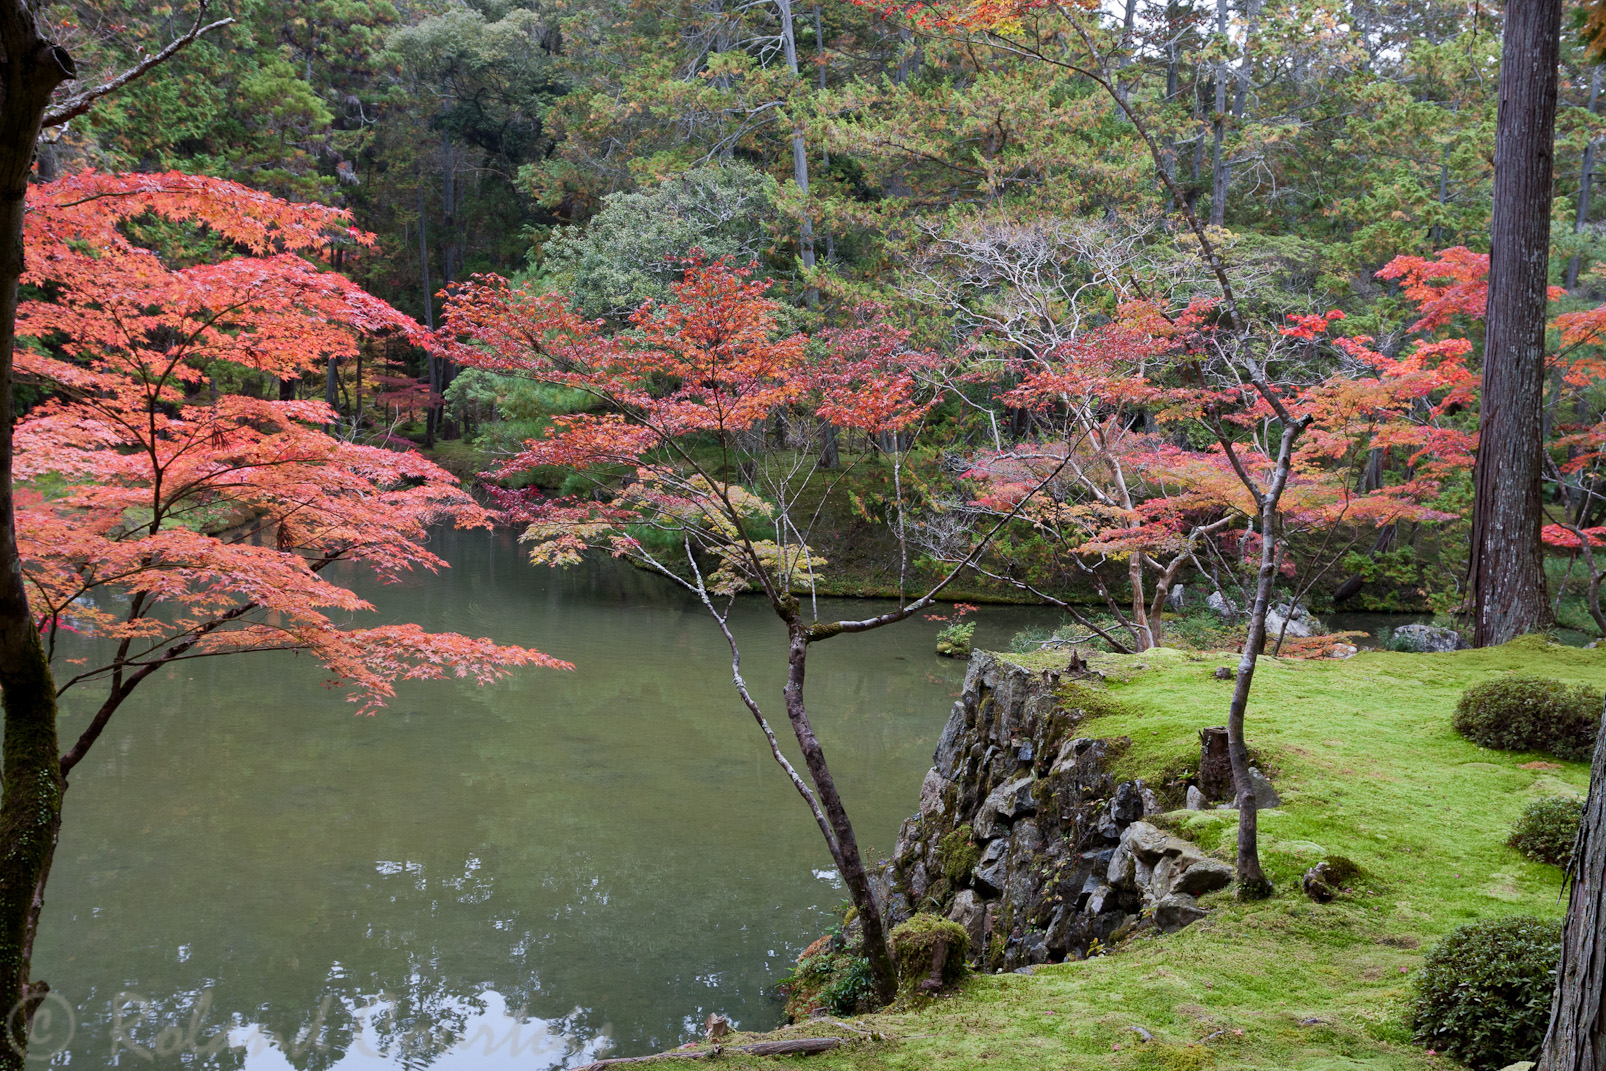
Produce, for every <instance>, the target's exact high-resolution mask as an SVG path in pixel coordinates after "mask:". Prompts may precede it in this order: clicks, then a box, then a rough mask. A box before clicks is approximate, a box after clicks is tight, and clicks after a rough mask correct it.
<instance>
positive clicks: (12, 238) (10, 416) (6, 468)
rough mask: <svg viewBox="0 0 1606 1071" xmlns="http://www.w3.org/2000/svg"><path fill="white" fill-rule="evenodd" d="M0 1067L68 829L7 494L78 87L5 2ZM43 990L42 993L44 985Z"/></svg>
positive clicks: (23, 1046)
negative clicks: (25, 336) (42, 131)
mask: <svg viewBox="0 0 1606 1071" xmlns="http://www.w3.org/2000/svg"><path fill="white" fill-rule="evenodd" d="M0 55H3V56H4V58H5V62H3V63H0V707H3V709H4V717H5V734H4V735H5V738H4V744H3V747H0V763H3V768H0V778H3V786H0V1013H3V1014H5V1016H6V1019H5V1037H4V1038H3V1039H0V1068H6V1069H8V1071H9V1069H14V1068H21V1067H22V1066H23V1059H24V1055H25V1053H26V1050H27V1037H28V1026H29V1019H30V1018H31V1014H32V1012H31V1007H30V1006H29V1004H28V1002H27V998H28V997H29V996H30V994H31V992H33V987H32V986H31V984H30V979H29V967H30V962H29V961H30V959H31V952H32V940H31V938H30V934H31V932H32V922H33V920H35V919H37V917H38V907H40V906H42V904H43V900H42V897H43V888H44V879H45V876H46V875H47V874H48V873H49V870H50V860H51V857H52V855H53V854H54V851H55V845H56V836H57V834H58V832H59V830H60V828H61V793H62V789H63V787H64V785H63V781H62V776H61V762H60V750H59V748H58V747H57V742H56V685H55V681H54V679H53V678H52V676H51V672H50V662H49V660H48V659H47V657H46V655H45V649H44V644H43V643H42V642H41V641H40V637H39V629H38V627H37V624H36V623H35V621H34V619H33V614H32V611H31V610H30V609H29V607H28V592H27V588H26V587H25V586H24V583H23V576H22V558H21V554H20V552H19V548H18V545H17V526H16V500H15V498H14V494H13V488H12V480H13V476H12V472H13V467H12V466H13V459H14V442H13V438H12V432H13V428H14V426H15V421H16V409H15V400H14V397H13V391H12V380H13V371H12V369H13V359H14V357H15V354H16V341H17V340H16V327H17V299H18V285H19V283H20V280H21V278H22V271H23V246H22V225H23V217H24V215H25V214H26V212H27V188H28V171H29V167H30V163H31V160H32V157H33V151H34V144H35V142H36V141H37V140H38V137H39V127H40V123H41V121H42V120H43V118H44V112H45V108H46V106H47V105H48V104H49V101H50V95H51V93H52V92H53V91H54V90H55V88H56V87H57V86H58V85H60V84H61V83H62V82H64V81H67V80H69V79H71V78H73V77H74V76H75V74H76V72H75V71H74V69H73V62H72V59H71V57H69V56H68V55H67V53H66V52H65V51H63V50H62V49H60V48H58V47H56V46H55V45H53V44H51V43H50V42H49V41H46V40H44V39H43V38H42V37H40V35H39V29H38V26H37V24H36V23H35V22H34V18H33V14H32V12H31V11H30V9H29V7H28V6H27V5H25V4H23V3H21V2H19V0H6V2H4V3H0ZM38 984H39V985H40V986H42V985H43V983H38Z"/></svg>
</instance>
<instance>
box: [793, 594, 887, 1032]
mask: <svg viewBox="0 0 1606 1071" xmlns="http://www.w3.org/2000/svg"><path fill="white" fill-rule="evenodd" d="M786 631H787V636H788V644H789V646H788V656H787V662H788V667H787V674H786V690H785V696H786V717H787V720H788V721H790V722H791V723H792V732H793V734H794V735H795V736H796V737H797V743H798V746H799V747H800V748H802V749H803V763H804V765H805V766H807V767H808V770H809V778H810V780H812V781H813V782H814V790H815V792H816V793H817V794H818V796H819V800H820V807H821V809H823V810H824V811H825V817H826V819H827V821H829V822H830V824H831V832H832V833H833V834H834V835H835V836H836V843H837V866H838V867H839V868H840V869H841V871H842V883H843V884H844V885H846V886H847V887H848V895H849V896H850V897H852V899H853V906H854V907H856V908H858V912H859V924H860V926H862V927H863V931H864V954H865V957H866V958H868V959H869V961H870V973H871V975H872V976H873V977H874V979H875V988H876V996H877V997H879V998H880V999H881V1001H882V1002H883V1003H889V1004H890V1003H891V1002H892V998H893V997H894V996H895V995H896V994H897V991H898V976H897V972H896V971H895V970H894V968H893V965H892V954H891V952H890V951H889V950H888V948H887V934H886V927H885V925H884V924H883V923H882V919H881V908H880V907H879V906H878V905H877V904H876V902H875V896H874V895H873V894H872V893H871V891H870V877H869V875H868V874H867V873H865V869H864V859H863V858H862V857H861V856H860V854H859V841H858V838H857V837H856V836H855V835H854V832H853V823H852V822H850V821H848V812H847V808H845V807H844V806H843V805H842V797H841V796H840V795H839V794H838V793H837V790H836V781H835V779H833V778H832V776H831V768H830V767H829V766H827V765H826V762H825V749H824V748H822V747H821V746H820V742H819V740H817V739H816V738H815V736H814V727H813V726H812V725H810V724H809V716H808V711H807V709H806V708H805V706H804V703H803V679H804V670H805V668H806V665H807V661H808V654H809V637H808V627H807V626H806V625H804V624H803V623H802V622H801V621H799V620H798V619H797V617H796V615H795V614H794V615H792V616H791V617H790V618H789V619H788V620H787V622H786Z"/></svg>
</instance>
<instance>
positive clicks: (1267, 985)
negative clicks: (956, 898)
mask: <svg viewBox="0 0 1606 1071" xmlns="http://www.w3.org/2000/svg"><path fill="white" fill-rule="evenodd" d="M1064 657H1065V656H1064V655H1052V656H1051V655H1034V656H1023V657H1020V658H1017V659H1014V661H1016V662H1017V663H1019V664H1021V665H1023V667H1024V668H1027V669H1029V670H1032V671H1034V672H1041V671H1043V670H1045V669H1056V668H1061V666H1062V664H1063V661H1064ZM1234 657H1235V656H1229V655H1226V654H1220V655H1197V656H1193V655H1183V654H1181V653H1179V652H1174V651H1166V650H1157V651H1151V652H1148V653H1146V654H1144V655H1140V656H1132V657H1115V656H1108V657H1106V658H1102V659H1098V660H1097V661H1096V668H1098V669H1099V670H1100V671H1101V672H1102V674H1103V676H1104V678H1105V687H1106V688H1107V690H1108V693H1109V695H1110V697H1111V698H1112V699H1113V700H1115V702H1113V703H1111V704H1110V706H1109V708H1108V710H1107V711H1104V712H1100V713H1096V714H1092V715H1090V716H1089V717H1088V718H1086V719H1084V720H1083V721H1082V722H1081V723H1080V724H1079V725H1078V726H1077V730H1076V731H1077V733H1078V734H1080V735H1084V736H1099V737H1105V738H1114V737H1119V736H1125V737H1130V738H1131V741H1132V743H1131V745H1130V746H1129V747H1127V748H1126V749H1125V750H1124V751H1122V752H1121V753H1120V754H1119V755H1117V756H1114V757H1113V758H1112V759H1111V766H1112V775H1113V776H1114V777H1115V778H1117V779H1121V778H1137V777H1146V776H1148V777H1152V776H1153V774H1154V772H1155V771H1157V770H1164V769H1174V768H1175V767H1176V764H1177V763H1178V762H1179V761H1180V760H1182V759H1185V758H1186V757H1189V756H1192V755H1196V754H1197V750H1198V739H1197V734H1198V731H1199V729H1201V728H1203V727H1206V726H1210V725H1216V724H1219V723H1220V722H1221V721H1222V719H1223V715H1224V713H1225V711H1226V707H1227V701H1228V696H1229V694H1230V688H1231V683H1230V682H1229V681H1222V680H1217V679H1215V677H1214V676H1213V673H1214V670H1215V669H1216V668H1218V667H1219V666H1224V665H1230V664H1232V662H1233V661H1234ZM1506 673H1533V674H1539V675H1542V676H1546V677H1552V678H1555V679H1557V680H1560V681H1563V682H1565V683H1569V684H1590V685H1593V686H1595V687H1601V686H1602V685H1606V651H1595V650H1582V649H1576V648H1566V647H1557V646H1552V645H1549V644H1546V643H1545V642H1543V641H1542V640H1539V639H1535V638H1528V639H1522V640H1518V641H1515V642H1513V643H1510V644H1507V645H1506V646H1504V647H1500V648H1493V649H1488V650H1482V651H1463V652H1458V653H1454V654H1435V655H1410V654H1396V653H1387V652H1379V653H1372V652H1368V653H1364V654H1362V655H1361V656H1359V657H1357V658H1354V659H1349V660H1346V661H1280V660H1271V659H1265V660H1262V662H1261V668H1260V670H1259V671H1258V672H1257V674H1256V678H1255V691H1254V695H1253V697H1252V700H1251V708H1250V713H1249V736H1250V740H1251V743H1252V744H1253V745H1255V747H1256V748H1257V749H1259V751H1260V752H1261V754H1262V755H1263V756H1265V759H1266V761H1267V763H1268V766H1269V767H1270V768H1272V769H1274V770H1275V774H1276V778H1275V779H1276V784H1277V788H1278V790H1279V791H1280V792H1281V793H1282V797H1283V806H1282V807H1281V808H1279V809H1276V810H1273V811H1269V812H1266V813H1264V814H1263V815H1262V821H1261V837H1262V839H1261V844H1262V857H1263V861H1264V863H1265V866H1266V869H1267V873H1268V874H1269V876H1270V877H1271V879H1272V881H1273V882H1274V883H1275V884H1276V886H1277V895H1276V897H1275V898H1274V899H1272V900H1270V901H1266V902H1262V903H1255V904H1239V903H1237V902H1236V901H1234V900H1232V899H1231V898H1230V894H1227V893H1215V894H1212V895H1210V896H1206V897H1204V898H1202V901H1201V902H1202V903H1203V904H1204V905H1205V906H1206V907H1208V908H1209V909H1210V914H1209V916H1208V917H1207V918H1205V919H1204V920H1203V921H1201V922H1198V923H1196V924H1194V925H1193V926H1190V927H1188V928H1187V929H1184V930H1182V931H1181V932H1178V933H1172V934H1160V933H1157V932H1155V931H1152V930H1151V931H1146V932H1143V933H1140V934H1139V935H1137V936H1135V937H1133V938H1132V939H1130V940H1128V941H1126V942H1125V943H1124V944H1122V945H1120V946H1119V947H1118V949H1117V950H1116V951H1115V953H1114V954H1112V955H1107V956H1095V957H1093V958H1089V959H1084V960H1068V961H1067V962H1065V963H1060V964H1050V965H1045V966H1040V967H1037V968H1035V973H1034V974H1032V975H1031V976H1025V975H1019V974H1013V973H1007V974H997V975H992V974H978V975H975V976H973V977H972V978H971V979H970V980H969V981H968V982H966V983H965V984H964V986H963V987H962V989H961V990H960V992H959V993H957V994H956V995H953V996H946V997H940V998H937V999H931V1000H924V1001H918V1002H915V1003H913V1004H911V1005H908V1006H905V1007H900V1008H895V1009H893V1010H891V1011H889V1012H884V1013H881V1014H877V1015H873V1016H863V1017H860V1018H857V1019H854V1020H852V1021H851V1024H850V1025H851V1026H852V1027H853V1030H851V1031H849V1030H842V1029H840V1028H837V1027H833V1026H831V1025H830V1024H826V1023H820V1022H815V1023H808V1024H805V1025H803V1026H800V1027H795V1028H790V1029H788V1030H785V1031H781V1032H779V1034H778V1035H777V1036H782V1037H789V1036H798V1035H800V1034H810V1033H822V1034H823V1033H833V1032H834V1033H837V1034H839V1035H841V1036H844V1037H848V1038H852V1039H854V1040H853V1041H851V1042H850V1043H849V1044H846V1045H844V1046H843V1047H842V1048H840V1049H838V1050H836V1051H833V1052H830V1053H826V1054H824V1055H821V1056H815V1057H810V1058H808V1059H807V1061H806V1062H805V1061H803V1060H797V1061H792V1062H788V1061H778V1060H771V1059H758V1058H752V1057H745V1056H730V1057H729V1058H727V1059H726V1060H725V1061H724V1062H723V1064H722V1066H728V1067H742V1068H745V1067H754V1068H757V1067H777V1066H791V1065H792V1063H796V1064H797V1065H798V1066H805V1065H806V1066H808V1067H812V1068H819V1069H826V1068H866V1069H868V1068H888V1069H893V1068H896V1069H910V1071H914V1069H928V1068H929V1069H939V1071H946V1069H953V1071H959V1069H970V1068H976V1067H988V1068H1022V1069H1027V1068H1030V1069H1033V1071H1036V1069H1044V1068H1048V1069H1056V1068H1063V1069H1083V1068H1089V1069H1091V1068H1100V1069H1116V1071H1120V1069H1124V1068H1133V1069H1137V1068H1167V1069H1183V1068H1212V1067H1214V1068H1254V1069H1262V1068H1264V1069H1268V1071H1270V1069H1279V1071H1281V1069H1328V1068H1378V1069H1383V1068H1400V1069H1406V1068H1413V1069H1414V1068H1448V1067H1454V1066H1456V1065H1454V1064H1453V1063H1451V1062H1450V1061H1448V1060H1447V1059H1445V1058H1444V1057H1441V1056H1437V1055H1431V1054H1429V1053H1428V1052H1427V1051H1426V1050H1425V1049H1423V1048H1422V1047H1420V1046H1418V1045H1416V1044H1414V1043H1413V1042H1412V1040H1411V1038H1410V1033H1409V1029H1408V1026H1407V1023H1406V1018H1407V1003H1408V1001H1409V1000H1410V998H1411V996H1412V994H1413V981H1412V979H1413V975H1414V974H1415V972H1416V971H1417V970H1418V968H1419V966H1420V964H1421V962H1422V955H1423V952H1424V951H1425V950H1426V948H1428V947H1430V946H1431V945H1432V944H1433V943H1434V942H1435V941H1437V940H1438V939H1440V938H1441V937H1443V936H1444V935H1445V934H1446V933H1448V932H1449V931H1450V930H1452V929H1454V928H1455V927H1456V926H1458V925H1461V924H1462V923H1465V922H1468V921H1471V920H1474V919H1481V918H1491V917H1498V916H1501V915H1506V914H1512V913H1517V912H1522V913H1527V914H1534V915H1539V916H1547V917H1556V916H1559V915H1560V914H1561V913H1562V910H1563V904H1562V903H1561V902H1560V901H1559V900H1558V896H1557V894H1558V891H1559V889H1560V884H1561V873H1560V871H1559V870H1557V868H1555V867H1554V866H1549V865H1546V864H1543V863H1537V862H1533V861H1530V860H1529V859H1527V858H1525V857H1524V856H1523V855H1522V854H1521V853H1519V852H1518V851H1517V850H1516V849H1514V848H1511V847H1509V846H1508V845H1507V843H1506V840H1507V837H1508V836H1509V834H1510V831H1511V827H1512V824H1513V823H1514V822H1515V821H1516V820H1517V818H1518V817H1519V816H1520V814H1521V812H1522V810H1523V808H1524V806H1525V805H1526V804H1528V803H1529V802H1530V801H1532V800H1534V799H1536V798H1539V797H1543V796H1550V795H1556V794H1559V793H1582V792H1584V791H1585V790H1586V789H1587V785H1588V768H1587V766H1586V765H1584V764H1582V763H1571V762H1562V761H1559V760H1557V759H1555V758H1553V757H1551V756H1546V755H1537V754H1523V753H1509V752H1500V751H1490V750H1485V749H1482V748H1479V747H1478V746H1477V745H1475V744H1471V743H1469V742H1467V741H1466V740H1464V739H1463V738H1462V737H1460V736H1459V735H1457V734H1456V732H1455V731H1454V730H1453V728H1452V727H1451V721H1452V718H1453V717H1454V713H1455V707H1456V702H1457V700H1458V699H1459V697H1460V694H1461V692H1462V691H1463V690H1464V689H1465V688H1466V687H1468V686H1469V685H1472V684H1476V683H1479V682H1482V681H1486V680H1489V679H1491V678H1493V677H1495V676H1498V675H1500V674H1506ZM913 792H914V789H913V786H911V797H913ZM914 803H915V800H914V799H913V798H911V809H912V808H913V805H914ZM1235 817H1236V815H1235V812H1231V811H1217V810H1206V811H1198V812H1186V811H1183V812H1172V814H1171V815H1170V819H1169V820H1170V822H1171V823H1172V825H1173V828H1174V829H1175V830H1176V831H1177V832H1180V833H1183V834H1185V835H1186V836H1188V837H1190V838H1191V839H1193V840H1194V841H1195V842H1197V843H1198V844H1199V845H1200V847H1201V848H1203V849H1204V850H1205V851H1206V852H1211V853H1215V854H1217V855H1219V856H1223V857H1224V856H1225V855H1226V854H1227V852H1228V850H1229V849H1230V847H1231V841H1232V837H1233V833H1234V824H1235ZM1330 854H1337V855H1343V856H1346V857H1349V858H1351V859H1353V860H1354V861H1355V862H1356V863H1358V864H1359V865H1360V866H1361V867H1362V868H1363V869H1364V871H1365V874H1366V876H1365V877H1364V878H1363V879H1361V880H1359V881H1358V882H1356V883H1355V884H1353V885H1352V886H1351V891H1350V892H1348V893H1344V894H1341V895H1340V896H1339V897H1338V898H1337V899H1336V900H1334V901H1333V902H1331V903H1326V904H1318V903H1314V902H1312V901H1311V900H1310V899H1308V898H1307V897H1306V896H1305V895H1304V894H1303V893H1302V892H1301V890H1300V885H1299V879H1300V877H1301V875H1302V874H1303V873H1304V871H1305V870H1306V869H1307V868H1308V867H1310V866H1311V864H1312V863H1313V862H1314V861H1316V860H1318V859H1320V858H1322V857H1324V856H1327V855H1330ZM861 1032H862V1033H861ZM729 1040H740V1039H739V1038H738V1039H729Z"/></svg>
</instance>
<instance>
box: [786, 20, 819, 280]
mask: <svg viewBox="0 0 1606 1071" xmlns="http://www.w3.org/2000/svg"><path fill="white" fill-rule="evenodd" d="M775 6H776V7H777V8H778V9H779V10H780V14H781V45H782V48H783V50H784V52H785V55H786V66H787V67H788V68H789V69H790V70H791V72H792V73H793V74H794V75H795V74H797V73H798V67H797V23H796V22H795V21H794V20H793V18H792V0H775ZM792 124H793V125H792V178H793V181H795V182H796V183H797V192H798V193H799V194H800V195H801V196H802V201H803V222H802V223H801V224H800V225H799V228H798V248H799V251H800V253H801V255H802V260H803V268H804V270H805V271H813V270H814V223H813V221H812V220H810V219H809V205H808V201H809V158H808V153H807V152H806V151H805V145H804V142H803V124H802V122H801V121H799V120H798V119H797V118H795V117H794V118H793V121H792ZM804 298H805V300H807V301H808V303H809V305H810V307H813V306H814V305H817V304H819V301H820V292H819V290H818V289H816V288H815V287H813V286H810V287H809V288H808V289H807V290H806V291H805V292H804Z"/></svg>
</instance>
